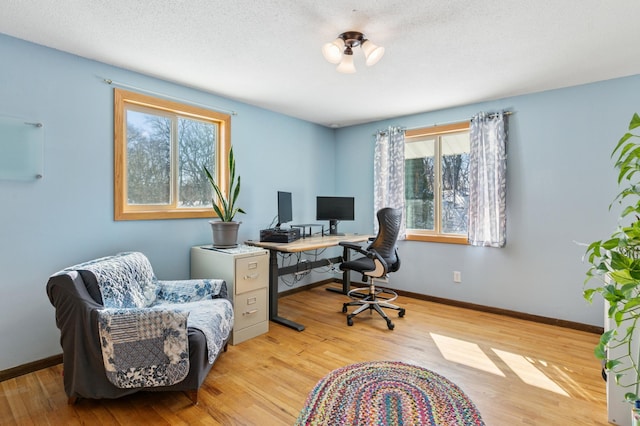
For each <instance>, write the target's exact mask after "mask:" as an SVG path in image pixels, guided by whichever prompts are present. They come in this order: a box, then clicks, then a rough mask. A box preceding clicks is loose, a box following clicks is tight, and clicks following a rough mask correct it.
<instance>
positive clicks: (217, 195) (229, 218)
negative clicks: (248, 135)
mask: <svg viewBox="0 0 640 426" xmlns="http://www.w3.org/2000/svg"><path fill="white" fill-rule="evenodd" d="M228 166H229V186H228V188H225V189H226V190H225V191H223V189H222V188H221V187H220V185H218V182H216V180H215V179H214V178H213V176H212V175H211V172H209V170H208V169H207V166H203V168H204V172H205V174H206V175H207V179H208V180H209V183H210V184H211V187H212V188H213V192H214V196H213V198H212V200H211V201H212V204H213V210H214V211H215V213H216V215H217V216H218V219H219V220H212V221H210V222H209V223H211V229H212V232H213V245H214V246H215V247H234V246H236V245H237V242H238V228H239V227H240V222H236V221H234V220H233V219H234V217H235V215H236V214H237V213H245V211H244V210H243V209H241V208H240V207H236V201H237V200H238V196H239V195H240V182H241V179H240V176H236V159H235V157H234V155H233V147H231V148H230V149H229V158H228ZM236 178H237V179H236Z"/></svg>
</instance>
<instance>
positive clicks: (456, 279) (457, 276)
mask: <svg viewBox="0 0 640 426" xmlns="http://www.w3.org/2000/svg"><path fill="white" fill-rule="evenodd" d="M453 282H454V283H461V282H462V272H460V271H453Z"/></svg>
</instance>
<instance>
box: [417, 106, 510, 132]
mask: <svg viewBox="0 0 640 426" xmlns="http://www.w3.org/2000/svg"><path fill="white" fill-rule="evenodd" d="M500 113H502V114H504V115H512V114H515V111H508V110H505V111H500V112H490V113H488V114H487V116H488V117H489V118H493V117H495V116H496V115H498V114H500ZM472 118H473V117H470V118H466V119H464V120H456V121H448V122H446V123H435V124H432V127H436V126H446V125H447V124H455V123H461V122H463V121H471V119H472ZM425 127H429V126H417V127H410V128H406V129H405V130H415V129H422V128H425Z"/></svg>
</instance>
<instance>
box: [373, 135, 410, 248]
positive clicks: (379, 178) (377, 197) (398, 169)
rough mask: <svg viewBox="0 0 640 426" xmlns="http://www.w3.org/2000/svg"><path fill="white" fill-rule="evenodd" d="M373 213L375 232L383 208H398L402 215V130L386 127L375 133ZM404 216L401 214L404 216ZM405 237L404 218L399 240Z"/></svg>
mask: <svg viewBox="0 0 640 426" xmlns="http://www.w3.org/2000/svg"><path fill="white" fill-rule="evenodd" d="M373 161H374V165H373V170H374V184H373V207H374V209H373V211H374V218H373V223H374V231H375V232H378V219H377V218H376V216H375V214H376V213H377V211H378V210H380V209H381V208H383V207H393V208H400V209H402V211H403V212H404V211H405V209H404V129H402V128H399V127H389V128H388V129H387V130H382V131H378V132H377V133H376V148H375V154H374V160H373ZM403 216H404V214H403ZM405 237H406V227H405V218H404V217H403V220H402V226H401V229H400V235H399V237H398V238H399V239H404V238H405Z"/></svg>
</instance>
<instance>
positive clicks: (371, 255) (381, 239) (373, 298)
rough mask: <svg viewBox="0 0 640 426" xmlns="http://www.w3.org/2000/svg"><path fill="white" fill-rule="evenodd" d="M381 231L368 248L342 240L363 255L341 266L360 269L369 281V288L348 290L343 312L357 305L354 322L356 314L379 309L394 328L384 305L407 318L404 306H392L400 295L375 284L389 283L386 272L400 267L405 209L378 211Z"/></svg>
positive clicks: (351, 315)
mask: <svg viewBox="0 0 640 426" xmlns="http://www.w3.org/2000/svg"><path fill="white" fill-rule="evenodd" d="M376 216H377V218H378V224H379V231H378V235H377V236H376V237H375V238H374V239H373V241H372V242H371V243H370V244H369V245H368V246H367V247H366V248H362V247H361V246H360V245H358V244H354V243H350V242H341V243H340V245H341V246H342V247H346V248H348V249H350V250H353V251H356V252H358V253H360V254H361V255H362V256H361V257H359V258H357V259H354V260H350V261H348V262H343V263H341V264H340V269H341V270H343V271H357V272H360V273H361V274H362V280H363V281H365V282H368V283H369V288H368V289H366V288H356V289H353V290H351V291H349V293H348V296H349V297H350V298H351V302H347V303H344V304H343V305H342V312H344V313H346V312H347V310H348V307H349V306H358V308H357V309H356V310H354V311H353V312H352V313H350V314H348V315H347V325H349V326H352V325H353V317H355V316H356V315H358V314H360V313H361V312H364V311H366V310H367V309H368V310H369V312H372V311H376V312H377V313H378V314H380V316H382V318H384V319H385V320H386V322H387V327H388V328H389V330H393V328H394V327H395V326H394V324H393V322H392V321H391V319H390V318H389V317H388V316H387V314H386V313H385V312H384V311H383V310H382V308H387V309H394V310H397V311H398V316H399V317H400V318H402V317H404V314H405V309H404V308H401V307H399V306H396V305H393V304H392V303H391V302H393V301H394V300H396V299H397V298H398V294H397V293H396V292H395V291H393V290H391V289H388V288H382V287H376V285H375V283H376V282H377V281H380V282H388V277H387V274H388V273H389V272H396V271H397V270H398V269H400V257H398V249H397V247H396V241H397V239H398V234H399V232H400V223H401V221H402V210H401V209H393V208H390V207H385V208H383V209H380V210H378V212H377V214H376Z"/></svg>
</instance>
